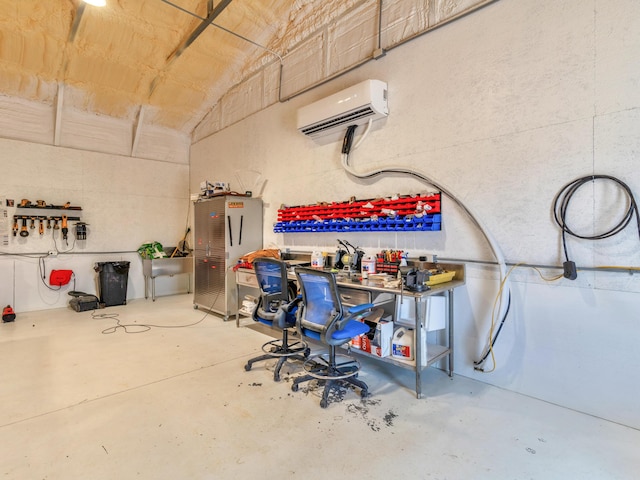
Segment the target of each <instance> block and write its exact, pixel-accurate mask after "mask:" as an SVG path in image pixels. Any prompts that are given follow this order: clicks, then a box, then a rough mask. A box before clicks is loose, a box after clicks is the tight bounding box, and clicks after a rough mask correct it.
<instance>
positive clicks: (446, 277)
mask: <svg viewBox="0 0 640 480" xmlns="http://www.w3.org/2000/svg"><path fill="white" fill-rule="evenodd" d="M455 276H456V272H442V273H436V274H434V275H431V276H430V277H429V280H427V282H426V284H427V285H429V286H430V287H431V286H432V285H438V284H440V283H445V282H450V281H451V280H453V277H455Z"/></svg>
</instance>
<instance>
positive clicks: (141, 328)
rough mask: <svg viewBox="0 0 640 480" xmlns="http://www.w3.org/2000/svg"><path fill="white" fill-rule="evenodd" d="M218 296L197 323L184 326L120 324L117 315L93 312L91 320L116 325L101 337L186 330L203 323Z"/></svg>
mask: <svg viewBox="0 0 640 480" xmlns="http://www.w3.org/2000/svg"><path fill="white" fill-rule="evenodd" d="M219 296H220V291H218V293H217V294H216V298H214V299H213V302H212V303H211V307H210V308H209V309H208V310H206V311H205V312H204V315H203V316H202V318H201V319H200V320H198V321H197V322H192V323H187V324H185V325H157V324H153V323H128V324H123V323H120V319H119V318H118V317H119V314H117V313H95V310H94V311H93V312H91V318H93V319H95V320H104V319H107V320H108V319H112V320H115V321H116V324H115V325H114V326H112V327H108V328H105V329H104V330H102V334H103V335H109V334H111V333H116V332H117V331H118V330H119V329H122V330H124V332H125V333H144V332H148V331H149V330H151V329H152V328H187V327H193V326H194V325H198V324H200V323H202V322H203V321H204V319H205V318H207V317H208V316H209V315H210V314H211V313H210V312H211V310H212V309H213V306H214V305H215V304H216V302H217V301H218V297H219Z"/></svg>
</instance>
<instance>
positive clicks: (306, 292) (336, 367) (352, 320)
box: [291, 267, 374, 408]
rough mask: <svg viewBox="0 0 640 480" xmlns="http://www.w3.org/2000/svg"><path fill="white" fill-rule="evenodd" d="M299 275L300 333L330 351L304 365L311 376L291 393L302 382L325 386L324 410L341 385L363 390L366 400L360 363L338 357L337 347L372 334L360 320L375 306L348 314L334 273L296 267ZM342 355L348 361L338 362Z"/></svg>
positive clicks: (295, 383) (353, 309)
mask: <svg viewBox="0 0 640 480" xmlns="http://www.w3.org/2000/svg"><path fill="white" fill-rule="evenodd" d="M295 272H296V277H297V278H298V286H299V288H300V290H301V292H302V304H301V305H300V307H299V308H298V315H297V327H298V330H299V332H300V333H301V334H302V335H303V336H305V337H308V338H311V339H314V340H317V341H320V342H322V343H323V344H325V345H327V346H328V347H329V352H328V353H325V354H320V355H314V356H312V357H309V359H308V360H307V361H306V362H305V363H304V369H305V370H306V372H307V373H306V374H305V375H302V376H300V377H297V378H295V379H294V380H293V384H292V385H291V390H293V391H294V392H295V391H297V390H298V388H299V385H300V384H301V383H303V382H306V381H309V380H312V379H317V380H318V381H319V382H320V383H324V391H323V393H322V400H320V406H321V407H322V408H326V407H327V406H328V404H329V395H330V393H331V390H332V389H334V388H337V387H339V385H341V384H342V385H346V386H349V385H351V386H355V387H357V388H359V389H360V396H361V397H366V396H367V395H368V393H369V392H368V387H367V384H366V383H364V382H363V381H361V380H358V379H357V378H356V377H357V375H358V371H359V370H360V364H359V363H358V361H357V360H355V359H354V358H352V357H349V356H346V355H337V354H336V347H337V346H340V345H344V344H345V343H348V342H349V341H350V340H351V339H352V338H355V337H357V336H359V335H361V334H363V333H367V332H368V331H369V326H368V325H366V324H365V323H363V322H360V321H357V320H356V318H363V317H366V316H367V315H369V314H371V313H372V309H373V307H374V305H373V304H372V303H367V304H363V305H357V306H355V307H351V308H350V309H349V310H348V311H347V312H345V311H344V310H343V307H342V303H341V302H340V295H339V293H338V286H337V285H336V278H335V275H334V274H333V273H331V272H325V271H322V270H314V269H311V268H302V267H300V268H296V270H295ZM338 356H340V357H343V360H344V359H346V361H342V362H341V363H338V361H337V357H338Z"/></svg>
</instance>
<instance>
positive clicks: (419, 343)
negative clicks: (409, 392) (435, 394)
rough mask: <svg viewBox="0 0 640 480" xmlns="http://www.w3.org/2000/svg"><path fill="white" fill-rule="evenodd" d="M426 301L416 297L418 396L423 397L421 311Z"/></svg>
mask: <svg viewBox="0 0 640 480" xmlns="http://www.w3.org/2000/svg"><path fill="white" fill-rule="evenodd" d="M423 302H424V300H423V298H416V299H415V302H414V304H415V308H416V311H415V317H416V328H415V338H414V342H415V346H414V351H415V361H416V367H415V368H416V397H417V398H422V335H423V333H424V332H423V331H422V325H423V322H422V315H421V311H425V312H426V309H423V308H421V307H422V303H423Z"/></svg>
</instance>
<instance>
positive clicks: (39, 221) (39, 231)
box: [38, 217, 44, 235]
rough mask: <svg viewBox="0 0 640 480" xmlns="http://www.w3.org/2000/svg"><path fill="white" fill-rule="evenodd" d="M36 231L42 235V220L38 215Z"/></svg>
mask: <svg viewBox="0 0 640 480" xmlns="http://www.w3.org/2000/svg"><path fill="white" fill-rule="evenodd" d="M38 233H39V234H40V235H44V222H43V220H42V217H38Z"/></svg>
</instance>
